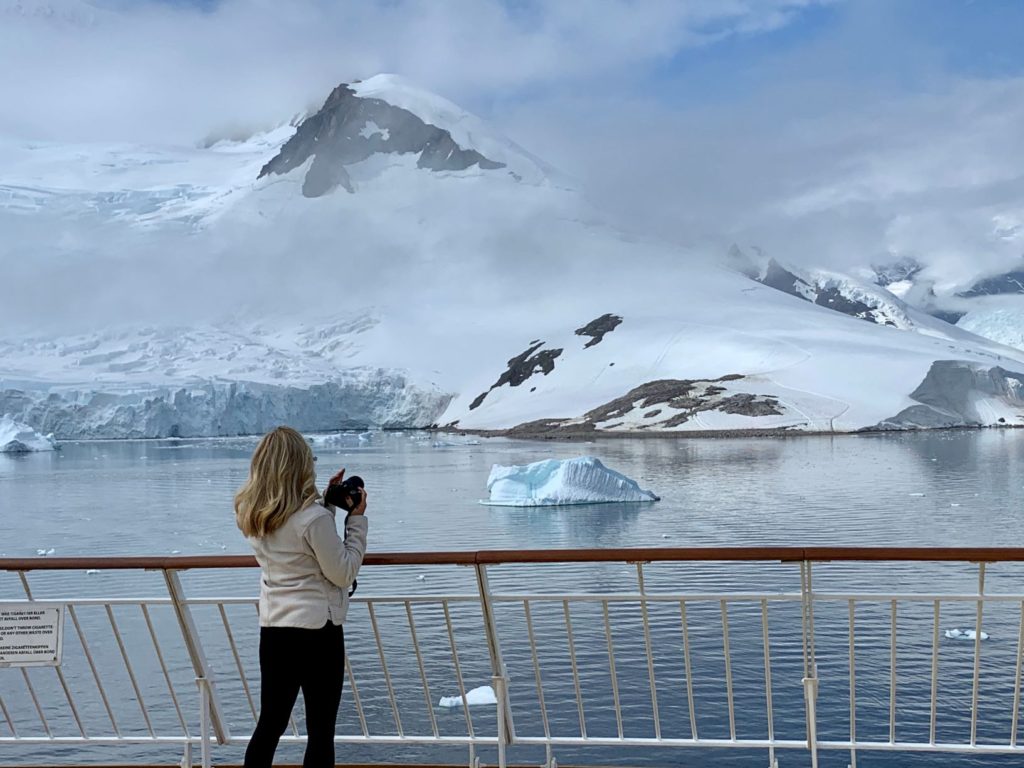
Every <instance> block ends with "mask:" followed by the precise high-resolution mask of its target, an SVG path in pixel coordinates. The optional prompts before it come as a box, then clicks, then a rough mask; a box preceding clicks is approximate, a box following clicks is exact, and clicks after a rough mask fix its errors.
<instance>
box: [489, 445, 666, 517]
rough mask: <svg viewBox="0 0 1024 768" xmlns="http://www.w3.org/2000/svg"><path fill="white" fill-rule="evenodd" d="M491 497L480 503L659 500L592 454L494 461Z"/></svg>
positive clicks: (527, 504)
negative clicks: (520, 463) (504, 463)
mask: <svg viewBox="0 0 1024 768" xmlns="http://www.w3.org/2000/svg"><path fill="white" fill-rule="evenodd" d="M487 490H488V491H489V492H490V498H489V499H488V500H486V501H482V502H481V503H482V504H490V505H494V506H502V507H541V506H560V505H568V504H601V503H612V502H630V501H659V498H658V496H656V495H655V494H653V493H651V492H650V491H645V490H643V489H642V488H641V487H640V486H639V485H638V484H637V482H636V481H635V480H631V479H630V478H628V477H626V476H625V475H622V474H619V473H618V472H616V471H615V470H613V469H608V468H607V467H606V466H605V465H604V464H602V463H601V462H600V460H598V459H596V458H594V457H593V456H580V457H578V458H575V459H563V460H558V459H547V460H545V461H535V462H534V463H532V464H526V465H524V466H511V467H503V466H501V465H498V464H495V465H494V466H493V467H491V475H490V477H489V478H487Z"/></svg>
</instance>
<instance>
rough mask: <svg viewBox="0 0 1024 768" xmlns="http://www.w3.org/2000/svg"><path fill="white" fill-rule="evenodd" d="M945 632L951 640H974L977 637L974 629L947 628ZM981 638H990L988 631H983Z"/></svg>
mask: <svg viewBox="0 0 1024 768" xmlns="http://www.w3.org/2000/svg"><path fill="white" fill-rule="evenodd" d="M944 634H945V635H946V637H948V638H949V639H950V640H974V639H976V638H977V635H976V634H975V632H974V630H973V629H964V630H959V629H947V630H946V631H945V633H944ZM981 639H982V640H988V632H982V633H981Z"/></svg>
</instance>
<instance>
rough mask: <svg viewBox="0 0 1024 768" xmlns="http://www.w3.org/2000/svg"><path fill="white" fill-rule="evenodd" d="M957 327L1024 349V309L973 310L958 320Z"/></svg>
mask: <svg viewBox="0 0 1024 768" xmlns="http://www.w3.org/2000/svg"><path fill="white" fill-rule="evenodd" d="M956 325H957V327H958V328H962V329H964V330H965V331H970V332H971V333H976V334H978V335H979V336H984V337H985V338H986V339H992V340H993V341H996V342H999V343H1000V344H1006V345H1007V346H1010V347H1016V348H1017V349H1024V307H1021V306H1003V307H991V308H979V309H972V310H971V311H970V312H968V313H967V314H965V315H964V316H963V317H961V318H960V319H959V320H957V323H956Z"/></svg>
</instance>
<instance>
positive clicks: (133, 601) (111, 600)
mask: <svg viewBox="0 0 1024 768" xmlns="http://www.w3.org/2000/svg"><path fill="white" fill-rule="evenodd" d="M253 599H255V598H253ZM975 599H977V595H975ZM4 602H5V603H25V604H28V603H31V604H32V605H73V606H75V607H76V608H77V607H80V606H90V605H91V606H101V607H102V606H106V605H109V606H115V605H173V601H172V600H171V598H169V597H69V598H67V599H57V598H40V599H39V600H27V599H24V598H23V599H21V600H4Z"/></svg>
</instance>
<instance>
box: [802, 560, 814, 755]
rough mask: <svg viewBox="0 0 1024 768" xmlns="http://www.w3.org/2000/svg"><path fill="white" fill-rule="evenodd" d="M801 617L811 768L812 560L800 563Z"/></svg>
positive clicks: (812, 722)
mask: <svg viewBox="0 0 1024 768" xmlns="http://www.w3.org/2000/svg"><path fill="white" fill-rule="evenodd" d="M800 614H801V616H800V618H801V628H802V635H803V637H802V641H803V657H804V677H803V681H802V682H803V686H804V705H805V707H806V711H807V749H808V750H809V751H810V753H811V768H818V714H817V706H818V662H817V660H816V658H815V652H814V585H813V581H812V578H811V562H810V561H809V560H804V561H802V562H801V563H800Z"/></svg>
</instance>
